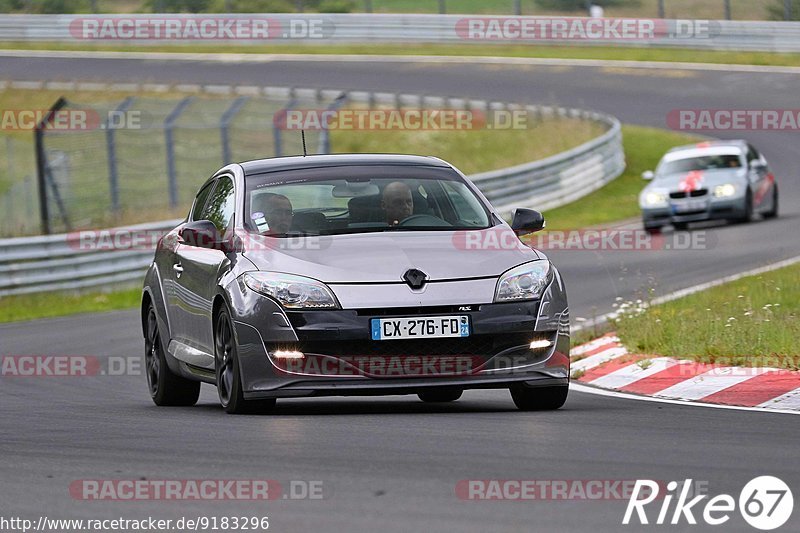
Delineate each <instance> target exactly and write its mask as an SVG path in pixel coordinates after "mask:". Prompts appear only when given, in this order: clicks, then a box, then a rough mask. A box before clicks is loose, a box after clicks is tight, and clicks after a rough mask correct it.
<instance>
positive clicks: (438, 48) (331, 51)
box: [0, 41, 800, 67]
mask: <svg viewBox="0 0 800 533" xmlns="http://www.w3.org/2000/svg"><path fill="white" fill-rule="evenodd" d="M0 49H5V50H53V51H112V52H139V53H141V52H169V53H198V54H202V53H209V54H217V53H235V54H319V55H351V54H354V55H423V56H491V57H527V58H546V59H598V60H616V61H659V62H667V63H674V62H688V63H719V64H731V65H762V66H789V67H795V66H800V54H798V53H784V54H781V53H773V52H737V51H715V50H692V49H688V48H635V47H627V46H624V47H610V46H549V45H514V44H380V43H376V44H369V45H358V44H348V45H345V44H327V45H298V44H268V45H225V44H220V43H208V44H206V43H191V44H168V45H149V44H148V45H138V46H137V45H114V44H94V43H26V42H13V41H12V42H5V43H0Z"/></svg>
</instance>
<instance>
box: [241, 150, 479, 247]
mask: <svg viewBox="0 0 800 533" xmlns="http://www.w3.org/2000/svg"><path fill="white" fill-rule="evenodd" d="M245 181H246V196H245V213H244V220H245V221H246V224H245V226H246V227H247V229H248V230H250V231H252V232H255V233H259V234H262V235H270V236H276V237H281V236H291V235H338V234H345V233H367V232H381V231H420V230H426V231H452V230H469V229H485V228H488V227H490V226H491V225H492V223H491V216H490V213H489V212H488V210H487V209H486V207H485V206H484V204H483V202H482V201H481V200H480V199H479V198H478V196H476V194H475V193H474V192H473V191H472V190H471V189H470V187H469V186H468V185H467V184H466V182H465V181H464V180H463V179H462V178H461V176H460V175H459V174H457V173H456V172H455V171H453V170H452V169H448V168H440V167H425V166H398V165H363V166H337V167H325V168H311V169H299V170H290V171H280V172H270V173H264V174H256V175H250V176H247V178H246V180H245Z"/></svg>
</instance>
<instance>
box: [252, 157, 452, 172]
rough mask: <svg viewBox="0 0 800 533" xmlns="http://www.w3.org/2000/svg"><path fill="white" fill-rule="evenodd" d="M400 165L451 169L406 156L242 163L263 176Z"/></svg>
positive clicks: (431, 159)
mask: <svg viewBox="0 0 800 533" xmlns="http://www.w3.org/2000/svg"><path fill="white" fill-rule="evenodd" d="M369 165H400V166H427V167H440V168H451V167H450V165H449V164H447V163H446V162H444V161H442V160H441V159H439V158H437V157H432V156H420V155H405V154H325V155H309V156H287V157H270V158H267V159H256V160H253V161H246V162H244V163H241V166H242V169H244V173H245V175H254V174H263V173H266V172H278V171H285V170H300V169H306V168H319V167H338V166H369Z"/></svg>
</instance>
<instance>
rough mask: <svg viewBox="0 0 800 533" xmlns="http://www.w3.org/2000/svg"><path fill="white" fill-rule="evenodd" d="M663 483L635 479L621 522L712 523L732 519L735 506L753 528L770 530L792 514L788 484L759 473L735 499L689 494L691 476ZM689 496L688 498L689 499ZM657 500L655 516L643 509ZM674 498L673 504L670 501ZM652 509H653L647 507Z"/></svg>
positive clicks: (728, 495) (790, 493) (792, 505)
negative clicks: (681, 481) (699, 521)
mask: <svg viewBox="0 0 800 533" xmlns="http://www.w3.org/2000/svg"><path fill="white" fill-rule="evenodd" d="M661 488H663V486H662V485H660V484H659V483H657V482H656V481H652V480H649V479H644V480H642V479H640V480H637V481H636V485H634V488H633V494H631V497H630V500H628V507H627V508H626V509H625V516H624V518H623V519H622V523H623V524H624V525H629V524H634V525H637V523H638V524H640V525H649V524H656V525H664V524H672V525H678V524H681V523H685V524H692V525H695V524H697V519H698V517H699V518H702V520H703V521H704V522H705V523H706V524H708V525H711V526H721V525H723V524H725V523H727V522H728V521H729V520H730V519H731V515H732V514H733V513H734V512H735V511H736V508H737V503H738V510H739V513H741V515H742V518H744V520H745V522H747V523H748V524H750V525H751V526H752V527H754V528H756V529H760V530H762V531H770V530H773V529H777V528H779V527H781V526H782V525H784V524H785V523H786V522H787V521H788V520H789V517H791V515H792V510H793V509H794V498H793V496H792V491H791V490H790V489H789V486H788V485H787V484H786V483H784V482H783V481H782V480H781V479H778V478H776V477H773V476H760V477H757V478H755V479H752V480H750V481H749V482H748V483H747V484H746V485H745V486H744V488H743V489H742V491H741V492H740V493H739V499H738V502H737V501H736V500H735V499H734V497H733V496H731V495H730V494H719V495H717V496H714V497H712V498H710V499H708V500H707V501H704V500H705V499H706V498H708V495H707V494H701V495H690V491H691V488H692V480H691V479H687V480H685V481H684V482H683V484H680V483H678V482H677V481H670V482H669V483H667V486H666V491H665V492H662V491H660V489H661ZM690 498H691V499H690ZM656 500H659V501H660V505H658V504H656V505H655V506H653V507H654V508H657V509H658V515H657V517H655V519H654V516H653V513H652V512H651V513H650V514H649V515H648V510H647V509H645V507H647V506H648V505H649V504H651V503H653V502H655V501H656ZM673 501H674V502H675V505H674V507H673V505H672V503H673ZM650 510H651V511H655V510H656V509H650Z"/></svg>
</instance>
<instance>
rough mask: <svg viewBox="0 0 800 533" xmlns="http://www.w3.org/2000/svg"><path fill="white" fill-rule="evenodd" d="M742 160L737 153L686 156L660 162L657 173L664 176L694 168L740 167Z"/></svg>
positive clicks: (690, 170)
mask: <svg viewBox="0 0 800 533" xmlns="http://www.w3.org/2000/svg"><path fill="white" fill-rule="evenodd" d="M741 167H742V162H741V160H740V159H739V156H738V155H735V154H724V155H706V156H702V157H687V158H686V159H676V160H674V161H668V162H664V163H661V165H660V166H659V168H658V174H659V175H662V176H666V175H668V174H677V173H681V172H692V171H695V170H717V169H722V168H741Z"/></svg>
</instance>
